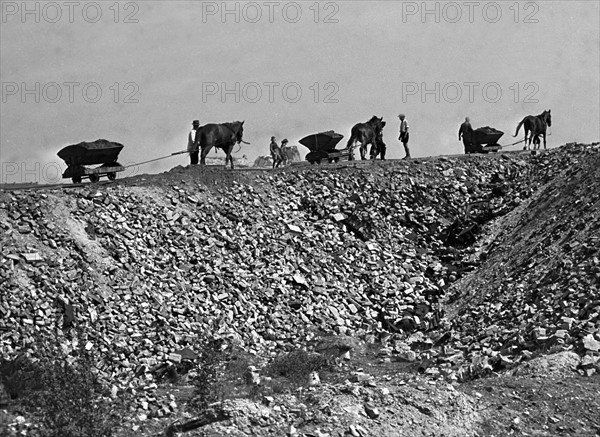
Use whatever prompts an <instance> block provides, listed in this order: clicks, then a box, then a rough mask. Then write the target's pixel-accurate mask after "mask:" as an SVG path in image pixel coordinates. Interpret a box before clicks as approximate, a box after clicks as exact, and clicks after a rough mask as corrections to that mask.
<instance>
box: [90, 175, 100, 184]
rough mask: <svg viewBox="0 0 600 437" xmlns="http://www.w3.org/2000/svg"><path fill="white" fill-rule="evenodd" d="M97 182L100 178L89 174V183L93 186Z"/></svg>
mask: <svg viewBox="0 0 600 437" xmlns="http://www.w3.org/2000/svg"><path fill="white" fill-rule="evenodd" d="M99 180H100V176H98V175H97V174H91V175H90V182H91V183H93V184H95V183H96V182H98V181H99Z"/></svg>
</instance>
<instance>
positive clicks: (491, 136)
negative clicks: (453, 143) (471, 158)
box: [465, 126, 504, 153]
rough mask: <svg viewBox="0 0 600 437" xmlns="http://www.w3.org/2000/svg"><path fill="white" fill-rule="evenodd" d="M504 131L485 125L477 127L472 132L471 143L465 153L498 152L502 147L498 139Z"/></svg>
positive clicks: (466, 147)
mask: <svg viewBox="0 0 600 437" xmlns="http://www.w3.org/2000/svg"><path fill="white" fill-rule="evenodd" d="M502 135H504V132H502V131H499V130H497V129H494V128H493V127H489V126H485V127H480V128H478V129H475V130H474V131H473V132H472V133H471V144H470V145H469V146H465V153H488V152H497V151H498V150H500V149H501V148H502V146H500V145H499V144H498V140H499V139H500V138H501V137H502Z"/></svg>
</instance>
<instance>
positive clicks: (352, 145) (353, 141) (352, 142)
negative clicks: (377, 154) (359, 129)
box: [348, 138, 356, 161]
mask: <svg viewBox="0 0 600 437" xmlns="http://www.w3.org/2000/svg"><path fill="white" fill-rule="evenodd" d="M355 147H356V138H350V141H348V151H349V152H350V156H349V159H348V161H354V148H355Z"/></svg>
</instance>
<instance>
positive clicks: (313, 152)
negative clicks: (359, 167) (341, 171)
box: [299, 130, 350, 164]
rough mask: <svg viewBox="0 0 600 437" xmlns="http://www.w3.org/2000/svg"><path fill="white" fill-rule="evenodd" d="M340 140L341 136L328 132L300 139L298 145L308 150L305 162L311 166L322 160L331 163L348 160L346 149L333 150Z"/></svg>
mask: <svg viewBox="0 0 600 437" xmlns="http://www.w3.org/2000/svg"><path fill="white" fill-rule="evenodd" d="M342 138H344V136H343V135H341V134H338V133H335V132H334V131H332V130H330V131H327V132H319V133H317V134H312V135H308V136H307V137H304V138H302V139H301V140H300V141H299V143H300V144H302V145H303V146H306V147H307V148H308V149H309V150H310V152H309V153H308V154H307V155H306V160H307V161H308V162H310V163H311V164H320V163H321V161H324V160H327V161H328V162H330V163H331V162H338V161H340V160H346V161H347V160H349V159H350V151H349V150H348V149H336V148H335V146H337V144H338V143H339V142H340V141H341V140H342Z"/></svg>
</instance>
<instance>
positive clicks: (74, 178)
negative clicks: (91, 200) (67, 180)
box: [71, 176, 81, 184]
mask: <svg viewBox="0 0 600 437" xmlns="http://www.w3.org/2000/svg"><path fill="white" fill-rule="evenodd" d="M71 180H72V181H73V183H74V184H80V183H81V176H73V177H72V178H71Z"/></svg>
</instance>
